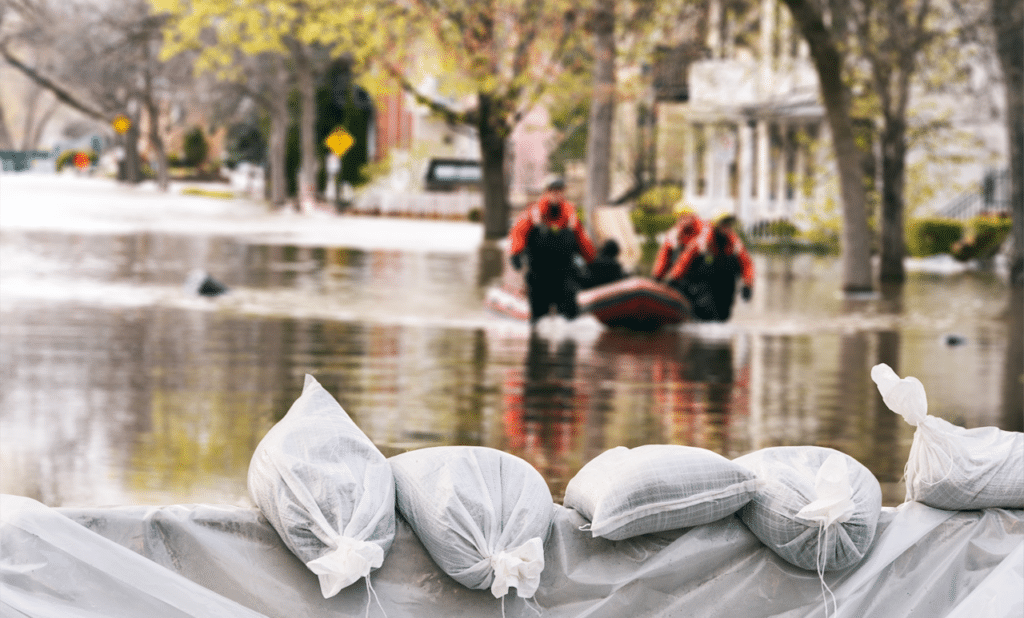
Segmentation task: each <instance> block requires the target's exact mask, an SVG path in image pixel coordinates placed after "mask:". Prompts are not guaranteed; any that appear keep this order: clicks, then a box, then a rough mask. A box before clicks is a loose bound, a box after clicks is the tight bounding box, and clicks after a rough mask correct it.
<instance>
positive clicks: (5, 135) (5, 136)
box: [0, 101, 14, 150]
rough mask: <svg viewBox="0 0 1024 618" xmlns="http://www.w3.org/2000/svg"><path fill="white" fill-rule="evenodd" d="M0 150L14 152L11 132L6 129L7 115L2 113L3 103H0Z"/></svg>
mask: <svg viewBox="0 0 1024 618" xmlns="http://www.w3.org/2000/svg"><path fill="white" fill-rule="evenodd" d="M0 150H14V143H13V142H12V141H11V132H10V131H9V130H8V129H7V115H6V113H5V112H4V103H3V101H0Z"/></svg>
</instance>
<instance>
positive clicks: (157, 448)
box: [0, 175, 1024, 506]
mask: <svg viewBox="0 0 1024 618" xmlns="http://www.w3.org/2000/svg"><path fill="white" fill-rule="evenodd" d="M48 183H49V184H48ZM54 183H56V188H53V187H51V186H50V185H51V184H54ZM62 195H63V196H64V197H63V198H62V197H61V196H62ZM0 200H2V201H0V366H2V370H0V380H2V382H0V492H3V493H13V494H19V495H24V496H29V497H32V498H35V499H37V500H40V501H41V502H43V503H45V504H47V505H50V506H100V505H114V504H167V503H190V502H208V503H228V504H238V505H250V504H251V502H250V500H249V497H248V495H247V490H246V473H247V470H248V465H249V459H250V457H251V455H252V452H253V449H254V448H255V446H256V444H257V443H258V442H259V440H260V439H261V438H262V436H263V435H264V434H265V433H266V431H267V430H268V429H269V428H270V427H271V426H272V425H273V423H274V422H276V421H277V420H278V419H280V418H281V417H282V416H283V415H284V413H285V412H286V411H287V410H288V407H289V406H290V405H291V403H292V401H294V400H295V398H297V397H298V396H299V394H300V392H301V388H302V383H303V375H304V374H307V373H309V374H312V375H314V376H315V377H316V378H317V380H319V381H320V382H321V384H323V385H324V387H325V388H327V390H328V391H330V392H331V393H332V394H333V395H334V396H335V397H336V398H337V399H338V401H339V402H340V403H341V404H342V406H343V407H344V408H345V409H346V411H347V412H348V413H349V414H350V415H351V416H352V418H353V419H354V420H355V422H356V423H357V424H358V425H359V426H360V427H361V428H362V429H363V431H365V432H366V434H367V435H368V436H369V437H370V438H371V439H372V440H373V441H374V443H375V444H376V445H377V446H378V447H379V448H380V449H381V450H382V451H383V452H384V454H385V455H393V454H397V453H400V452H403V451H405V450H408V449H413V448H419V447H424V446H437V445H452V444H466V445H484V446H490V447H494V448H498V449H502V450H505V451H508V452H511V453H514V454H516V455H519V456H521V457H523V458H524V459H526V460H527V461H529V462H531V463H532V464H533V465H534V466H536V467H537V469H538V470H540V471H541V473H542V474H543V475H544V477H545V478H546V479H547V480H548V483H549V486H550V487H551V490H552V493H553V494H554V495H555V498H556V500H558V501H560V499H561V496H562V493H563V491H564V489H565V484H566V483H567V482H568V480H569V479H570V478H571V477H572V476H573V475H574V474H575V473H576V471H578V470H579V469H580V467H581V466H582V465H583V464H584V463H586V462H587V461H589V460H590V459H592V458H593V457H595V456H596V455H598V454H599V453H601V452H602V451H604V450H606V449H608V448H611V447H614V446H618V445H625V446H630V447H632V446H637V445H641V444H648V443H674V444H685V445H693V446H700V447H704V448H708V449H712V450H714V451H717V452H719V453H721V454H723V455H725V456H726V457H729V458H733V457H736V456H739V455H742V454H744V453H747V452H750V451H753V450H756V449H759V448H763V447H768V446H776V445H802V444H816V445H821V446H829V447H833V448H836V449H839V450H841V451H844V452H846V453H849V454H850V455H852V456H853V457H855V458H856V459H858V460H859V461H861V462H862V463H864V464H865V465H866V466H867V467H868V468H869V469H871V471H872V472H874V474H875V475H876V476H877V477H878V479H879V480H880V481H881V482H882V487H883V494H884V498H885V504H888V505H895V504H898V503H899V502H902V498H903V486H902V483H901V482H900V479H901V476H902V474H903V466H904V464H905V462H906V460H907V455H908V453H909V450H910V444H911V439H912V436H913V427H911V426H909V425H907V424H906V423H905V422H904V421H903V420H902V418H901V417H899V416H897V415H896V414H894V413H892V412H890V411H889V410H888V409H886V408H885V406H884V405H883V404H882V401H881V398H880V397H879V396H878V394H877V391H876V389H875V386H874V384H873V383H872V382H871V379H870V377H869V372H870V369H871V367H872V366H873V365H875V364H876V363H879V362H885V363H888V364H889V365H891V366H892V367H893V368H894V369H895V370H896V371H897V373H899V374H900V375H901V376H903V375H913V376H916V377H917V378H919V379H920V380H921V381H922V382H923V383H924V386H925V388H926V390H927V393H928V398H929V413H930V414H933V415H935V416H939V417H942V418H945V419H947V420H949V421H951V422H953V423H956V424H959V425H963V426H967V427H976V426H983V425H996V426H1000V427H1002V428H1004V429H1012V430H1017V431H1020V430H1022V426H1021V425H1022V415H1024V413H1022V409H1021V406H1022V403H1021V391H1022V389H1021V385H1020V383H1019V379H1020V378H1019V376H1020V375H1021V371H1022V369H1021V364H1022V363H1024V351H1022V350H1021V348H1020V343H1019V342H1020V328H1021V324H1020V322H1021V318H1020V315H1021V314H1020V307H1019V306H1017V307H1009V305H1008V300H1009V293H1008V290H1007V288H1006V285H1005V283H1004V282H1003V281H1002V280H1001V279H1000V278H999V276H998V275H996V274H994V273H991V272H984V271H966V272H956V273H944V274H940V273H933V272H925V271H912V272H910V273H909V280H908V281H907V283H906V285H905V286H903V287H902V288H898V289H884V290H883V291H882V293H881V294H880V295H879V296H878V297H877V298H867V299H853V300H850V299H843V298H842V297H840V295H838V294H837V289H838V281H839V268H838V262H837V260H836V259H835V258H833V257H817V256H812V255H795V256H771V255H764V254H759V255H755V266H756V273H757V279H756V283H755V286H754V290H755V291H754V299H753V301H752V302H751V303H749V304H744V303H742V302H738V303H737V306H736V310H735V315H734V318H733V320H732V321H731V322H729V323H727V324H690V325H686V326H684V327H682V328H679V329H675V330H666V331H661V332H657V333H653V334H642V333H632V332H628V331H616V330H609V329H605V328H604V327H602V326H601V325H600V324H599V323H598V322H597V321H596V320H594V319H593V318H591V317H589V316H585V317H583V318H581V319H579V320H577V321H575V322H573V323H567V322H564V321H561V320H559V319H551V320H547V321H544V322H542V323H541V324H540V325H539V327H538V329H537V331H536V332H534V333H533V334H531V332H530V329H529V328H528V326H527V325H526V324H523V323H519V322H515V321H513V320H511V319H507V318H503V317H500V316H497V315H495V314H492V313H490V312H489V311H488V310H487V309H486V308H485V307H484V306H483V298H484V293H485V291H486V289H487V286H488V285H489V284H490V283H492V282H493V281H494V280H495V279H496V278H498V277H499V276H500V273H501V268H502V262H503V257H502V253H501V249H500V248H499V247H497V246H494V245H490V244H484V243H481V242H480V231H479V227H478V226H475V225H472V224H467V223H457V222H441V221H411V220H405V219H371V218H357V217H331V216H327V215H318V216H314V217H308V218H305V217H299V216H298V215H283V214H276V213H267V212H265V210H263V209H261V208H260V207H257V206H256V205H252V204H247V203H245V202H241V201H225V200H219V201H218V200H211V199H205V198H185V197H175V198H169V197H166V196H160V195H158V194H156V193H155V192H152V191H150V192H147V191H146V190H145V189H136V190H132V189H127V188H124V187H115V186H114V185H113V183H111V182H110V181H96V180H63V179H62V180H59V181H58V180H55V179H54V178H52V177H43V176H29V177H15V176H11V175H4V176H2V177H0ZM182 204H184V205H182ZM195 268H203V269H205V270H207V271H209V272H210V273H212V274H213V275H214V276H215V277H216V278H217V279H219V280H220V281H222V282H223V283H225V284H226V285H227V286H228V287H229V288H230V293H229V294H227V295H225V296H223V297H218V298H201V297H198V296H196V295H195V294H193V293H191V292H190V291H189V290H186V289H185V287H184V285H183V284H184V282H185V280H186V277H187V275H188V273H189V272H190V271H191V270H192V269H195ZM1008 312H1015V313H1013V314H1012V315H1013V317H1012V319H1011V318H1010V317H1009V316H1008ZM1012 329H1016V331H1015V332H1011V330H1012Z"/></svg>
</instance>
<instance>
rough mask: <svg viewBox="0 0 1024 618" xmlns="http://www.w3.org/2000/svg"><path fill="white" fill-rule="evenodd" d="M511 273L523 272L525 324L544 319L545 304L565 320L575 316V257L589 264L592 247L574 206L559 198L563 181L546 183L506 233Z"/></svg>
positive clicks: (563, 195) (562, 192) (561, 196)
mask: <svg viewBox="0 0 1024 618" xmlns="http://www.w3.org/2000/svg"><path fill="white" fill-rule="evenodd" d="M509 254H510V256H511V257H510V260H511V262H512V266H513V268H515V269H516V270H522V269H524V268H525V269H526V276H525V280H526V292H527V295H528V296H529V299H530V322H531V323H535V322H536V321H537V320H539V319H540V318H541V317H543V316H545V315H547V314H548V312H549V311H550V310H551V305H555V307H556V309H557V311H558V313H560V314H561V315H563V316H565V317H566V318H567V319H570V320H571V319H574V318H575V317H576V316H578V315H579V312H580V310H579V304H578V303H577V301H576V293H577V292H578V291H579V289H580V276H579V269H578V267H577V266H576V259H577V256H579V257H581V258H582V259H583V261H584V262H585V263H586V264H590V263H591V262H593V261H594V257H595V255H594V254H595V251H594V243H593V242H592V241H591V240H590V236H588V235H587V232H586V230H584V229H583V225H582V224H581V223H580V220H579V217H577V216H576V206H575V205H574V204H572V203H571V202H569V201H568V200H566V199H565V182H564V181H563V180H561V179H555V180H553V181H551V182H550V183H549V184H548V186H547V190H546V191H545V192H544V194H543V195H542V196H541V197H540V199H539V200H537V201H536V202H535V203H533V204H532V205H531V206H530V207H529V208H527V209H526V211H525V212H524V213H523V214H522V215H521V216H520V217H519V219H518V220H517V221H516V222H515V224H514V225H513V226H512V231H511V232H510V233H509Z"/></svg>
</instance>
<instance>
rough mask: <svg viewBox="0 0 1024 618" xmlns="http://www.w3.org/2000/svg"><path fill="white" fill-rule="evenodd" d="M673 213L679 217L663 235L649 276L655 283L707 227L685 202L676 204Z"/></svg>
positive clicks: (663, 276)
mask: <svg viewBox="0 0 1024 618" xmlns="http://www.w3.org/2000/svg"><path fill="white" fill-rule="evenodd" d="M675 213H676V215H677V216H678V217H679V219H678V220H676V223H675V225H673V226H672V228H671V229H670V230H669V231H668V232H667V233H666V234H665V240H664V242H662V243H661V247H659V248H658V255H657V256H656V257H655V258H654V268H653V269H652V270H651V276H652V277H653V278H654V280H655V281H659V280H662V279H664V278H665V275H667V274H668V272H669V270H670V269H671V268H672V265H673V264H675V262H676V260H678V259H679V256H680V255H681V254H682V253H683V249H685V248H686V245H688V244H690V241H691V240H693V239H694V238H696V237H698V236H700V234H701V233H702V232H703V231H704V230H705V229H706V228H707V227H708V225H707V223H705V222H704V221H703V220H702V219H701V218H700V217H698V216H697V210H696V209H695V208H694V207H693V206H691V205H690V204H688V203H687V202H685V201H680V202H679V203H678V204H676V207H675Z"/></svg>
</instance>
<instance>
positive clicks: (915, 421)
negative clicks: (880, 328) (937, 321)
mask: <svg viewBox="0 0 1024 618" xmlns="http://www.w3.org/2000/svg"><path fill="white" fill-rule="evenodd" d="M871 379H872V380H874V382H875V384H876V385H878V391H879V392H880V393H881V394H882V399H883V401H885V405H887V406H889V409H890V410H892V411H893V412H896V413H897V414H899V415H901V416H902V417H903V418H904V419H905V420H906V421H907V422H908V423H910V424H911V425H914V426H916V427H917V430H916V431H914V442H913V444H912V445H911V447H910V457H909V458H908V459H907V466H906V469H905V474H904V476H905V477H906V482H907V497H906V499H907V501H908V502H909V501H915V502H922V503H924V504H927V505H928V506H931V507H935V508H938V509H947V510H951V511H958V510H973V509H984V508H992V507H1000V508H1013V509H1020V508H1024V433H1020V432H1017V431H1003V430H1002V429H999V428H998V427H977V428H975V429H965V428H963V427H958V426H956V425H953V424H952V423H950V422H948V421H946V420H944V419H941V418H938V417H935V416H930V415H929V414H928V398H927V396H926V395H925V392H924V385H922V384H921V382H920V381H919V380H918V379H917V378H913V377H906V378H903V379H900V377H899V376H898V375H896V372H895V371H893V370H892V368H891V367H889V366H888V365H886V364H884V363H882V364H879V365H875V366H874V367H873V368H872V369H871Z"/></svg>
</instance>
